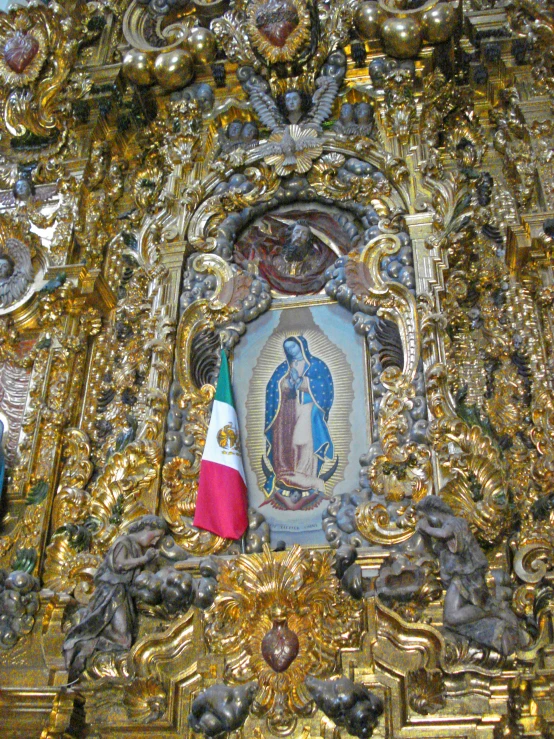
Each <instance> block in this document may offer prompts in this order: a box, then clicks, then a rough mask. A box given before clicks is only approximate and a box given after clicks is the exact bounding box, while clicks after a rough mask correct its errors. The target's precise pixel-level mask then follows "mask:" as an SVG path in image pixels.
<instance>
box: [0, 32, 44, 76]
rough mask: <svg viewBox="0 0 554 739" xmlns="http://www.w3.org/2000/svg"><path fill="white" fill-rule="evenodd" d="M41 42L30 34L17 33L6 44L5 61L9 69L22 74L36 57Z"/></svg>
mask: <svg viewBox="0 0 554 739" xmlns="http://www.w3.org/2000/svg"><path fill="white" fill-rule="evenodd" d="M39 48H40V45H39V42H38V41H37V40H36V38H35V37H34V36H32V35H31V34H30V33H24V32H22V31H16V33H15V35H13V36H12V37H11V38H9V39H8V40H7V41H6V43H5V44H4V59H5V60H6V64H7V65H8V67H9V68H10V69H11V70H13V71H14V72H16V73H17V74H22V73H23V72H24V71H25V70H26V69H27V67H28V66H29V64H31V62H32V61H33V59H34V58H35V57H36V55H37V53H38V50H39Z"/></svg>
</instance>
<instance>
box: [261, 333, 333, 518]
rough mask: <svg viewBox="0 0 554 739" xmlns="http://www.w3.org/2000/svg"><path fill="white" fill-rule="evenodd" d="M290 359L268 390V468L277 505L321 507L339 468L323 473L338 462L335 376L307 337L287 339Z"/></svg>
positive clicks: (268, 490)
mask: <svg viewBox="0 0 554 739" xmlns="http://www.w3.org/2000/svg"><path fill="white" fill-rule="evenodd" d="M283 350H284V353H285V361H284V362H282V363H281V364H280V365H279V366H278V367H277V369H276V370H275V371H274V373H273V375H272V376H271V379H270V380H269V382H268V384H267V388H266V398H265V437H266V455H265V457H264V458H263V459H262V467H263V470H264V474H265V477H266V483H265V491H266V493H267V494H268V495H269V498H268V500H266V501H265V502H264V503H262V505H266V504H267V503H271V505H273V506H274V507H275V508H278V509H281V510H292V511H299V510H308V509H312V508H315V507H316V506H317V505H319V503H320V502H321V501H322V500H323V499H324V498H325V497H326V496H325V482H326V481H327V480H329V479H330V477H331V476H332V475H333V474H334V472H335V471H336V469H337V466H338V461H339V460H338V456H337V457H336V458H335V460H334V461H333V464H332V466H331V468H330V469H329V470H328V471H327V472H325V473H322V469H323V465H324V462H325V461H326V460H333V455H334V445H333V440H332V438H331V434H330V432H329V427H328V421H329V413H330V411H331V407H332V405H333V399H334V388H333V378H332V376H331V372H330V371H329V368H328V367H327V365H326V364H325V362H324V361H323V360H321V359H318V358H317V357H314V356H313V355H312V354H311V353H310V350H309V347H308V342H307V340H306V338H305V337H304V336H290V337H289V338H287V339H285V341H284V343H283Z"/></svg>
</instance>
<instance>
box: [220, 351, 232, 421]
mask: <svg viewBox="0 0 554 739" xmlns="http://www.w3.org/2000/svg"><path fill="white" fill-rule="evenodd" d="M215 400H219V401H220V402H221V403H228V404H229V405H231V406H233V408H234V407H235V404H234V403H233V390H232V388H231V377H230V375H229V362H228V361H227V355H226V354H225V352H224V350H223V349H222V350H221V366H220V368H219V377H218V379H217V388H216V391H215Z"/></svg>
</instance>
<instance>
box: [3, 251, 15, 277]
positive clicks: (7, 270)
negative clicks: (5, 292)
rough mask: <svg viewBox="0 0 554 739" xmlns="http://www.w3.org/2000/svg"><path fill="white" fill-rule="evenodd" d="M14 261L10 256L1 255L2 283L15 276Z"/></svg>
mask: <svg viewBox="0 0 554 739" xmlns="http://www.w3.org/2000/svg"><path fill="white" fill-rule="evenodd" d="M13 269H14V267H13V260H12V259H11V258H10V257H9V256H8V254H2V253H0V281H1V282H4V281H5V280H7V279H8V278H9V277H11V276H12V275H13Z"/></svg>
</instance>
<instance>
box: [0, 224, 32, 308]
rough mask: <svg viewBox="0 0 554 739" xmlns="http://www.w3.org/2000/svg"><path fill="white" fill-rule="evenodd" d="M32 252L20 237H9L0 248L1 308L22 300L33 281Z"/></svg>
mask: <svg viewBox="0 0 554 739" xmlns="http://www.w3.org/2000/svg"><path fill="white" fill-rule="evenodd" d="M33 279H34V274H33V265H32V262H31V253H30V251H29V248H28V247H27V245H26V244H24V243H23V242H22V241H20V240H19V239H14V238H8V239H6V242H5V244H4V247H3V248H0V308H7V307H8V306H10V305H13V303H16V302H17V301H18V300H20V299H21V298H22V297H23V296H24V295H25V293H26V292H27V289H28V287H29V285H30V284H31V283H32V282H33Z"/></svg>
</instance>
